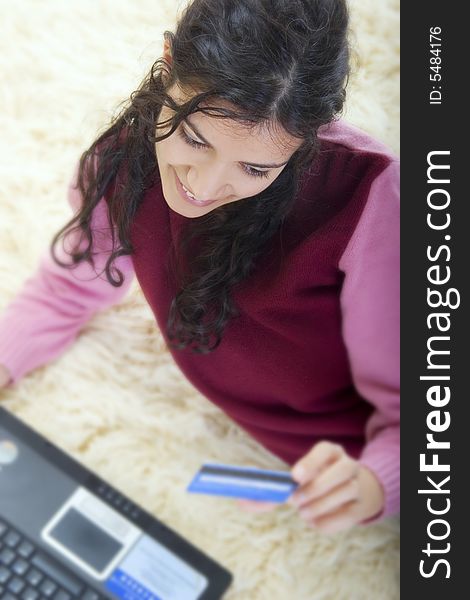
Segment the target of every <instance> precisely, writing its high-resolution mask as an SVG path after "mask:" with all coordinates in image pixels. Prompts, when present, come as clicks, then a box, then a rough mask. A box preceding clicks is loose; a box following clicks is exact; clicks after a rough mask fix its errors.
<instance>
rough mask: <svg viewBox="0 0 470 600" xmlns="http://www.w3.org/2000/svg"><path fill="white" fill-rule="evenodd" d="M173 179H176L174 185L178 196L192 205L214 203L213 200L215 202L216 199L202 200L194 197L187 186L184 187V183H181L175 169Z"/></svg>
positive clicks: (201, 205)
mask: <svg viewBox="0 0 470 600" xmlns="http://www.w3.org/2000/svg"><path fill="white" fill-rule="evenodd" d="M175 180H176V187H177V188H178V192H179V193H180V196H181V197H182V198H183V200H186V202H189V203H190V204H192V205H193V206H199V207H203V206H209V205H210V204H214V203H215V202H217V200H205V201H203V200H198V199H197V198H195V197H194V196H193V194H192V193H191V192H190V191H189V190H188V189H187V188H185V187H184V185H183V184H182V183H181V180H180V178H179V177H178V175H177V174H176V171H175Z"/></svg>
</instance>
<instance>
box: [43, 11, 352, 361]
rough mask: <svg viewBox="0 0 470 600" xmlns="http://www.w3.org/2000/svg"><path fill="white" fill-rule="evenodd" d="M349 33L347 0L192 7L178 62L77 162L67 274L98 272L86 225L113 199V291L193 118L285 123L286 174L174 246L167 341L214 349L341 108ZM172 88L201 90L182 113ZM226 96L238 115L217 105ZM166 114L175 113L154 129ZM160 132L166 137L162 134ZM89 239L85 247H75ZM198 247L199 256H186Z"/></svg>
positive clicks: (175, 43)
mask: <svg viewBox="0 0 470 600" xmlns="http://www.w3.org/2000/svg"><path fill="white" fill-rule="evenodd" d="M347 34H348V10H347V6H346V2H345V0H192V1H191V2H190V3H189V5H188V6H187V7H186V8H185V9H184V11H183V12H182V15H181V17H180V19H179V20H178V23H177V27H176V32H175V33H172V32H169V31H166V32H165V38H166V40H167V42H168V43H169V46H170V48H171V57H172V63H171V65H170V64H169V63H168V62H167V61H166V60H165V59H164V58H161V59H159V60H157V61H156V62H155V63H154V64H153V66H152V67H151V70H150V72H149V74H148V75H147V76H146V77H145V79H144V81H143V82H142V83H141V85H140V87H139V88H138V89H137V90H136V91H135V92H133V93H132V94H131V96H130V98H129V100H127V101H125V103H123V105H121V107H120V112H119V113H118V114H117V116H115V117H114V118H113V119H112V120H111V124H110V125H109V126H108V128H107V129H106V130H105V131H104V132H103V133H102V134H101V135H99V137H98V138H97V139H96V140H95V141H94V142H93V144H92V145H91V146H90V147H89V148H88V150H86V151H85V152H84V153H83V154H82V156H81V158H80V163H79V170H78V179H77V186H78V189H79V190H80V192H81V195H82V198H83V204H82V207H81V209H80V210H79V212H78V213H77V214H76V215H75V216H74V218H73V219H72V220H71V221H70V222H69V223H67V224H66V225H65V226H64V227H63V228H62V229H61V230H60V231H59V232H58V233H57V234H56V235H55V236H54V238H53V240H52V243H51V253H52V256H53V258H54V260H55V261H56V262H57V263H58V264H60V265H61V266H63V267H68V268H73V267H74V266H75V265H76V264H77V263H79V262H81V261H84V260H86V261H89V262H90V263H91V264H92V265H93V264H94V263H93V256H92V246H93V232H92V231H91V228H90V223H91V217H92V213H93V209H94V208H95V207H96V205H97V204H98V202H99V201H100V199H101V198H102V197H103V196H106V199H107V205H108V218H109V223H110V226H111V231H112V236H113V251H112V252H111V254H110V256H109V258H108V260H107V264H106V267H105V273H106V277H107V279H108V281H109V282H110V284H111V285H113V286H116V287H118V286H120V285H121V284H122V282H123V275H122V273H121V272H120V271H119V270H117V269H115V268H113V261H114V260H115V259H116V258H117V257H119V256H122V255H130V254H132V253H133V247H132V244H131V242H130V229H131V226H132V222H133V219H134V217H135V214H136V212H137V210H138V208H139V205H140V203H141V202H142V199H143V197H144V194H145V191H146V190H147V189H148V188H149V187H151V186H153V185H156V184H158V183H159V172H158V165H157V164H156V157H155V143H156V142H157V141H162V140H164V139H166V138H167V137H169V136H170V135H172V134H173V133H174V132H175V131H176V129H177V128H178V126H179V125H180V123H181V122H182V121H183V120H184V119H185V118H186V117H187V116H188V115H190V114H192V113H195V112H203V113H205V114H209V115H210V116H212V117H216V118H224V119H227V118H228V119H234V120H236V121H238V122H242V123H244V124H246V126H247V127H257V126H260V125H263V124H264V125H268V126H279V125H280V126H281V127H282V128H283V129H284V130H285V131H286V132H287V133H289V134H290V135H292V136H294V137H295V138H299V141H300V142H301V144H300V146H299V148H298V150H297V151H296V152H294V154H293V155H292V157H291V159H290V160H289V162H288V164H287V165H286V167H285V168H284V170H283V171H282V172H281V174H280V175H279V176H278V177H277V178H276V179H275V180H274V181H273V182H272V184H271V185H270V186H269V187H268V188H267V189H265V190H264V191H263V192H261V193H260V194H258V195H256V196H253V197H251V198H247V199H245V200H239V201H237V202H233V203H229V204H227V205H224V206H221V207H220V208H217V209H215V210H213V211H211V212H209V213H208V214H206V215H204V216H201V217H198V218H194V219H188V224H187V226H186V229H185V235H184V237H183V239H182V240H181V242H180V247H179V248H174V249H173V256H174V265H173V268H174V272H175V275H176V277H177V281H178V285H179V288H178V289H179V291H178V293H177V294H176V297H175V298H174V299H173V302H172V305H171V309H170V314H169V315H168V323H167V335H168V339H169V340H170V344H171V345H172V346H173V347H175V348H180V349H182V348H186V347H189V348H191V350H192V351H194V352H203V353H207V352H210V351H212V350H213V349H215V348H216V347H217V346H218V344H219V343H220V341H221V338H222V334H223V331H224V329H225V327H226V325H227V323H228V321H229V320H230V319H231V318H233V317H235V316H236V315H237V308H236V306H235V303H234V301H233V298H232V295H231V293H232V290H233V289H234V286H236V285H237V284H238V283H239V282H241V281H243V280H244V279H246V278H247V277H248V276H249V274H250V273H251V272H252V271H253V269H254V267H255V265H256V260H257V258H258V257H259V256H260V254H261V253H262V251H263V249H265V248H266V246H267V244H268V242H269V241H270V240H272V239H273V236H274V235H275V234H276V232H278V231H279V230H280V228H281V226H282V223H283V221H284V219H286V217H287V216H288V214H289V212H290V210H291V208H292V205H293V202H294V199H295V196H296V194H297V192H298V190H299V186H300V184H301V181H302V175H303V174H304V173H305V172H306V170H308V167H309V166H310V165H311V163H312V161H313V159H314V157H315V156H316V154H317V152H318V143H317V132H318V128H319V127H320V126H321V125H324V124H326V123H329V122H331V121H333V120H334V119H335V118H336V117H337V116H338V114H339V113H340V112H341V110H342V108H343V104H344V100H345V88H346V85H347V80H348V77H349V44H348V35H347ZM175 83H178V84H179V86H180V87H181V88H182V89H183V90H186V89H188V90H197V93H196V94H195V95H193V96H192V97H191V98H190V99H189V101H187V102H185V103H183V104H181V105H178V104H177V103H176V102H175V101H174V100H173V98H172V97H171V96H170V95H168V93H167V91H168V90H169V89H170V88H171V87H172V86H173V84H175ZM219 99H222V100H225V101H228V102H229V103H230V104H229V106H231V107H233V110H229V109H226V108H222V107H221V106H217V100H219ZM211 102H213V104H214V105H213V106H211V105H210V103H211ZM219 104H220V103H219ZM224 105H225V106H227V104H226V103H224ZM163 106H167V107H169V108H170V109H172V111H174V113H172V117H171V119H169V120H167V121H166V122H164V123H159V121H158V119H159V115H160V112H161V109H162V107H163ZM168 127H170V129H169V130H168ZM159 129H165V130H166V133H165V134H164V135H163V134H162V135H160V136H158V135H157V133H158V130H159ZM77 230H78V231H79V232H80V242H79V243H78V245H77V246H76V247H75V248H74V249H73V251H72V252H71V254H70V255H71V257H72V261H73V262H72V264H70V265H66V264H64V263H62V262H60V261H59V260H58V258H57V257H56V255H55V246H56V244H57V243H58V241H59V239H60V238H61V237H62V236H64V235H65V234H67V233H70V232H72V231H77ZM116 233H117V237H118V239H117V240H116V239H115V238H116ZM84 240H86V247H85V249H80V248H81V247H82V242H83V241H84ZM195 240H197V241H198V246H197V247H198V252H197V254H196V255H194V253H191V252H190V251H189V249H190V246H191V242H192V241H195ZM155 260H158V258H157V257H155ZM183 265H184V266H183ZM113 275H114V276H113Z"/></svg>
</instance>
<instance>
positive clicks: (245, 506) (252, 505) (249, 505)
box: [237, 500, 278, 513]
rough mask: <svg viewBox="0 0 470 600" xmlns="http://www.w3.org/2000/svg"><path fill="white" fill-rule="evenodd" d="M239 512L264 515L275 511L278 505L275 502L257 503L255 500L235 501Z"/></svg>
mask: <svg viewBox="0 0 470 600" xmlns="http://www.w3.org/2000/svg"><path fill="white" fill-rule="evenodd" d="M237 504H238V506H239V508H241V510H244V511H245V512H251V513H264V512H269V511H271V510H273V509H275V508H276V507H277V506H278V505H277V504H276V503H275V502H258V501H257V500H237Z"/></svg>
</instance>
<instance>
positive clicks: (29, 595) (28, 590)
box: [21, 587, 39, 600]
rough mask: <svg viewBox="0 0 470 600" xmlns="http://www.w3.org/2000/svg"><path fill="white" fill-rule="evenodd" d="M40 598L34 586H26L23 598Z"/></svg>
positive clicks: (23, 599)
mask: <svg viewBox="0 0 470 600" xmlns="http://www.w3.org/2000/svg"><path fill="white" fill-rule="evenodd" d="M38 598H39V593H38V592H37V591H36V590H33V588H30V587H29V588H26V589H25V591H24V592H23V593H22V594H21V600H37V599H38Z"/></svg>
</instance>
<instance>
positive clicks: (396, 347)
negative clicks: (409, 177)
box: [339, 161, 400, 521]
mask: <svg viewBox="0 0 470 600" xmlns="http://www.w3.org/2000/svg"><path fill="white" fill-rule="evenodd" d="M399 215H400V205H399V164H398V162H396V161H394V162H392V163H391V164H390V165H389V166H388V167H387V168H386V169H385V170H384V171H383V172H382V173H381V175H380V176H379V177H377V178H376V180H375V181H374V183H373V184H372V186H371V190H370V196H369V198H368V201H367V205H366V207H365V209H364V212H363V214H362V216H361V219H360V221H359V224H358V226H357V228H356V231H355V232H354V235H353V237H352V239H351V240H350V242H349V245H348V247H347V248H346V251H345V252H344V254H343V256H342V257H341V260H340V263H339V267H340V269H341V270H342V271H343V272H344V273H345V279H344V285H343V289H342V293H341V307H342V315H343V336H344V342H345V345H346V348H347V351H348V356H349V361H350V365H351V370H352V375H353V380H354V384H355V386H356V389H357V390H358V392H359V393H360V394H361V396H363V397H364V398H365V399H366V400H367V401H368V402H370V403H371V404H372V405H373V406H374V408H375V410H374V412H373V413H372V415H371V417H370V418H369V420H368V422H367V425H366V445H365V447H364V449H363V452H362V454H361V456H360V459H359V461H360V463H361V464H363V465H364V466H366V467H368V468H369V469H370V470H371V471H373V472H374V473H375V475H376V476H377V477H378V479H379V480H380V482H381V483H382V485H383V488H384V492H385V508H384V510H383V511H382V512H381V513H380V514H378V515H376V516H375V517H373V518H372V519H370V521H375V520H377V519H380V518H381V517H385V516H388V515H391V514H396V513H398V512H399V510H400V391H399V390H400V221H399Z"/></svg>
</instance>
